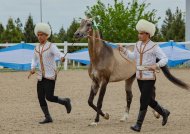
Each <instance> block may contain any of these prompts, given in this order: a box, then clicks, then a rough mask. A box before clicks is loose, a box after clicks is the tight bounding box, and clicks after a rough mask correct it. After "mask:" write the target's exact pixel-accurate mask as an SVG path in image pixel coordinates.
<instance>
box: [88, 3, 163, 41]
mask: <svg viewBox="0 0 190 134" xmlns="http://www.w3.org/2000/svg"><path fill="white" fill-rule="evenodd" d="M149 5H150V4H146V3H142V4H140V3H138V0H133V1H132V2H131V3H130V2H129V3H128V4H127V6H125V4H124V3H123V2H122V1H121V2H118V0H114V5H113V6H111V5H109V4H108V6H105V4H103V3H102V2H101V0H98V2H97V4H95V5H94V6H92V7H87V11H86V12H85V13H86V15H87V16H89V17H94V18H95V20H96V22H97V23H100V26H99V29H100V30H101V32H102V35H103V36H104V39H105V40H108V41H112V42H136V41H137V40H138V37H137V31H136V29H135V27H136V24H137V22H138V20H139V19H142V18H143V19H146V20H148V21H151V22H153V23H157V21H158V20H159V18H156V17H155V13H156V10H152V11H145V9H147V7H148V6H149Z"/></svg>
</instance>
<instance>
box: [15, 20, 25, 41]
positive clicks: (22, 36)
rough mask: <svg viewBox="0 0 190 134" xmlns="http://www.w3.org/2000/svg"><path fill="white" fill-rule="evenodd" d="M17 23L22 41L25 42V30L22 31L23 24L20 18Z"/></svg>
mask: <svg viewBox="0 0 190 134" xmlns="http://www.w3.org/2000/svg"><path fill="white" fill-rule="evenodd" d="M15 23H16V29H17V31H18V32H19V35H20V36H21V39H22V40H24V34H23V30H22V27H23V25H22V23H21V21H20V18H17V19H16V20H15Z"/></svg>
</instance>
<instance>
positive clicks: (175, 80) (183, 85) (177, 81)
mask: <svg viewBox="0 0 190 134" xmlns="http://www.w3.org/2000/svg"><path fill="white" fill-rule="evenodd" d="M161 70H162V72H163V73H164V75H165V76H166V78H167V79H168V80H169V81H171V82H172V83H173V84H175V85H177V86H179V87H181V88H183V89H186V90H189V89H190V87H189V85H188V84H187V83H185V82H183V81H181V80H180V79H178V78H176V77H175V76H173V75H172V74H171V73H170V70H169V69H168V67H167V66H164V67H161Z"/></svg>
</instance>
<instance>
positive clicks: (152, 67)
mask: <svg viewBox="0 0 190 134" xmlns="http://www.w3.org/2000/svg"><path fill="white" fill-rule="evenodd" d="M146 68H147V69H148V70H150V71H154V72H155V71H156V70H158V69H159V67H158V66H157V65H156V64H154V65H152V66H149V67H146Z"/></svg>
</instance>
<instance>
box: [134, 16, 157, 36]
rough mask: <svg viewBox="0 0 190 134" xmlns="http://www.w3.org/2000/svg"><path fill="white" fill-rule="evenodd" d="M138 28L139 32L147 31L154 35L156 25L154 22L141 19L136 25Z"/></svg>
mask: <svg viewBox="0 0 190 134" xmlns="http://www.w3.org/2000/svg"><path fill="white" fill-rule="evenodd" d="M136 29H137V31H139V32H146V33H149V34H150V37H152V36H154V34H155V31H156V27H155V25H154V24H153V23H151V22H149V21H147V20H144V19H141V20H139V21H138V23H137V25H136Z"/></svg>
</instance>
